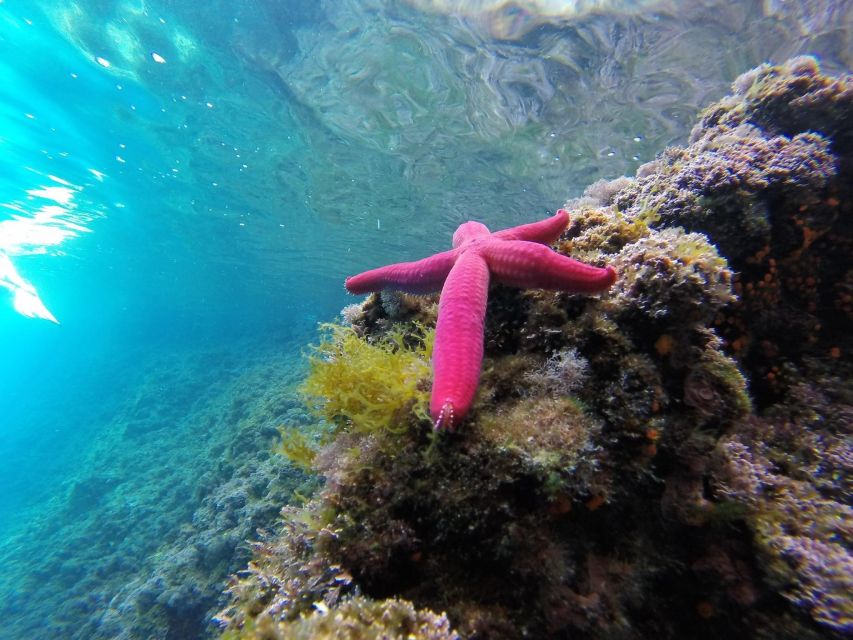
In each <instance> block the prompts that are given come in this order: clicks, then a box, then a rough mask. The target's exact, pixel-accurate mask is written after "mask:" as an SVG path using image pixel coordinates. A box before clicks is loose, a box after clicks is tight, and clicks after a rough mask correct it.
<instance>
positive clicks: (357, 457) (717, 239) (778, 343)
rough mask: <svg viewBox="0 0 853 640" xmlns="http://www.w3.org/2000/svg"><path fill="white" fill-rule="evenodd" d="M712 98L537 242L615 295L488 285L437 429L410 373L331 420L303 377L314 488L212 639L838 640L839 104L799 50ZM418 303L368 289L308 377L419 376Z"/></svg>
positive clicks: (842, 623) (843, 146)
mask: <svg viewBox="0 0 853 640" xmlns="http://www.w3.org/2000/svg"><path fill="white" fill-rule="evenodd" d="M734 91H735V92H734V94H733V95H732V96H730V97H727V98H724V99H723V100H721V101H720V102H719V103H717V104H715V105H712V106H711V107H709V108H708V109H706V110H705V112H704V113H703V115H702V117H701V120H700V123H699V124H698V125H697V126H696V128H695V129H694V131H693V133H692V135H691V140H690V144H689V145H688V146H687V147H684V148H675V149H668V150H666V151H665V152H664V153H663V154H662V156H661V157H660V158H659V159H658V160H657V161H655V163H654V164H652V165H647V166H645V167H643V169H642V170H641V172H639V174H638V177H636V178H634V179H625V178H622V179H620V180H619V181H616V182H613V183H600V184H597V185H594V186H593V187H592V188H590V189H589V190H588V191H587V193H586V195H585V197H584V198H582V199H580V200H579V201H576V202H574V203H569V205H568V207H567V208H569V210H570V211H571V212H572V217H573V222H572V225H571V226H570V227H569V229H568V231H567V232H566V233H565V234H564V235H563V237H562V238H561V240H560V241H559V242H558V243H557V250H558V251H560V252H561V253H564V254H571V255H572V256H574V257H576V258H579V259H581V260H584V261H587V262H592V263H595V264H612V265H613V266H614V267H615V268H616V269H617V271H618V273H619V278H618V280H617V281H616V283H615V284H614V285H613V287H612V289H611V290H610V291H609V292H606V293H604V294H602V295H600V296H599V297H589V296H578V295H572V294H566V293H553V292H545V291H538V290H518V289H513V288H508V287H495V288H493V290H492V291H491V293H490V297H489V307H488V314H487V323H486V336H485V348H486V360H485V363H484V368H483V375H482V380H481V385H480V392H479V395H478V400H477V402H476V403H475V405H474V407H473V409H472V411H471V414H470V415H469V416H468V418H467V419H466V421H465V422H464V423H463V424H462V425H461V426H460V427H459V429H458V431H457V432H456V433H444V434H440V435H438V436H437V435H436V434H434V433H433V431H432V427H431V425H430V422H429V420H428V419H425V416H424V414H423V411H422V410H421V411H414V410H413V408H414V407H415V406H417V405H418V401H417V398H416V397H415V396H418V394H420V395H423V394H424V393H426V392H428V384H429V376H428V367H426V366H418V367H413V368H412V371H416V372H419V373H417V374H413V375H418V376H420V377H419V381H418V382H417V383H416V384H415V385H414V386H413V387H411V385H410V386H409V387H406V386H405V385H383V384H382V375H371V376H370V377H369V378H365V379H363V380H359V379H354V380H352V381H351V382H352V386H351V388H350V389H349V390H348V391H347V393H348V394H350V395H349V396H348V398H347V402H348V403H352V402H353V396H352V394H353V391H352V389H356V390H357V393H356V396H357V397H358V398H361V400H360V401H361V402H363V403H365V406H364V408H363V409H360V408H359V407H358V406H356V405H353V404H348V405H346V406H348V407H350V409H346V410H339V411H338V410H336V411H331V412H330V411H328V407H330V406H344V405H343V404H340V403H339V402H338V398H337V397H336V395H337V394H339V393H341V391H340V386H341V385H340V381H338V382H337V383H336V384H335V385H331V384H329V385H326V386H325V387H323V386H322V385H318V384H317V381H318V378H317V377H316V376H317V369H316V367H315V371H314V372H313V373H312V374H311V375H310V376H309V385H308V387H309V388H310V389H311V395H310V398H309V401H310V402H311V403H315V404H317V405H318V406H319V408H320V409H321V410H323V408H324V407H326V410H325V417H326V419H327V426H325V427H323V429H321V430H320V431H319V432H318V433H321V434H325V435H322V436H321V437H320V441H321V445H320V446H319V450H318V451H317V453H316V455H315V456H314V465H315V468H316V470H317V472H318V473H320V474H322V475H323V476H324V477H325V486H324V487H323V489H322V490H321V491H320V492H319V493H318V494H317V495H316V496H315V497H314V498H313V499H311V500H310V501H309V502H308V503H307V504H305V505H304V506H302V507H288V508H287V509H286V510H285V511H284V513H283V523H282V527H281V530H280V532H279V533H278V534H275V535H271V536H269V537H268V538H267V539H265V540H264V541H262V542H260V543H258V544H257V545H256V552H255V560H254V562H253V563H252V564H251V565H250V566H249V568H248V570H247V571H245V572H243V573H241V574H239V576H237V577H235V579H234V581H233V584H232V586H231V588H230V591H229V592H230V598H231V602H230V604H229V606H228V607H227V608H226V609H225V610H224V611H223V612H222V614H221V615H220V617H219V621H220V623H221V624H222V625H223V626H224V627H225V628H226V631H225V636H226V637H231V638H243V637H245V638H332V637H348V638H397V637H399V638H403V637H406V638H456V637H466V638H467V637H470V638H473V637H476V638H521V637H535V638H549V637H550V638H563V637H573V638H642V637H652V636H654V637H660V638H676V637H691V638H719V637H725V636H731V637H754V638H833V637H841V636H842V635H843V634H845V633H849V632H850V631H851V630H853V604H851V599H850V595H849V594H850V593H853V568H851V555H850V546H851V535H853V513H851V508H850V495H851V486H850V482H851V481H850V478H851V477H853V474H851V471H853V469H851V467H853V452H851V444H850V443H851V440H850V436H851V433H850V431H851V422H853V420H851V418H853V397H851V396H853V391H851V385H850V380H851V358H850V353H851V347H852V346H853V345H851V342H850V340H851V338H850V335H851V331H850V329H851V320H853V264H851V260H850V256H851V255H853V224H852V223H853V219H851V193H850V189H851V187H850V185H851V184H853V180H851V178H853V175H851V173H853V164H851V162H853V134H851V131H853V127H851V124H853V90H851V88H850V78H849V77H845V78H831V77H827V76H824V75H822V74H821V73H820V70H819V68H818V66H817V64H816V63H815V62H814V60H812V59H810V58H798V59H795V60H792V61H790V62H788V63H786V64H784V65H781V66H769V65H766V66H763V67H760V68H758V69H756V70H754V71H751V72H749V73H747V74H745V75H744V76H741V77H740V78H738V80H737V81H736V82H735V85H734ZM435 303H436V297H429V298H416V297H410V296H402V297H400V298H398V299H396V300H395V304H393V305H389V304H387V303H386V304H383V303H382V302H381V301H380V299H379V297H378V296H372V297H371V298H369V299H368V300H367V302H365V304H364V305H363V306H362V307H361V310H360V311H359V312H357V313H354V312H353V311H352V310H350V312H349V313H348V318H349V319H350V320H351V324H352V329H353V330H354V331H355V335H356V338H355V339H357V340H359V341H361V342H363V343H364V345H365V346H363V347H359V348H354V347H353V345H352V344H348V343H347V341H348V340H349V341H351V340H352V339H353V337H352V336H351V335H350V334H349V333H345V332H337V334H334V333H333V335H332V338H331V339H332V341H333V342H332V343H331V344H330V345H326V346H325V347H324V353H325V354H326V356H327V360H326V362H328V363H331V364H332V365H334V363H335V362H338V363H340V364H346V366H347V367H349V370H352V371H358V367H359V358H365V357H369V358H370V362H372V363H374V365H373V366H387V367H389V370H390V369H393V368H394V367H396V366H397V364H399V363H396V364H395V359H397V358H403V359H405V360H406V361H407V362H409V361H412V359H413V358H414V359H418V358H420V359H421V360H422V361H423V363H424V364H426V362H427V358H428V357H429V353H428V352H429V348H428V345H429V343H430V339H431V337H430V330H429V327H430V326H432V323H434V319H435ZM335 335H337V338H336V337H335ZM386 335H391V336H395V337H394V338H393V339H391V340H388V339H384V340H383V339H382V337H383V336H386ZM335 340H337V342H335ZM371 349H379V350H383V351H384V355H382V356H381V357H380V356H379V355H378V354H376V353H374V352H372V351H370V350H371ZM364 354H371V355H364ZM329 358H330V360H329ZM375 363H390V364H387V365H378V364H375ZM374 373H376V372H374ZM380 373H381V372H380ZM354 375H355V374H354ZM312 376H313V378H312ZM312 381H313V382H312ZM404 388H414V389H415V390H416V391H414V392H407V393H412V394H413V395H412V397H411V398H409V399H408V401H406V398H402V400H403V402H396V401H395V402H388V403H387V406H389V407H394V415H391V416H384V417H383V419H382V420H376V421H375V422H371V421H369V420H368V421H367V422H368V423H365V422H364V421H363V420H362V421H361V423H360V426H359V428H358V429H352V428H351V419H352V417H353V416H351V415H348V414H347V411H349V412H358V413H359V415H361V416H364V415H374V414H372V413H371V411H370V410H368V409H371V410H373V409H375V406H374V405H375V398H376V397H378V396H376V395H375V394H381V393H383V392H388V393H402V392H401V391H399V390H400V389H404ZM335 403H338V404H335ZM376 406H378V405H376ZM353 407H354V408H353ZM310 441H311V439H310V438H309V437H307V436H306V442H310Z"/></svg>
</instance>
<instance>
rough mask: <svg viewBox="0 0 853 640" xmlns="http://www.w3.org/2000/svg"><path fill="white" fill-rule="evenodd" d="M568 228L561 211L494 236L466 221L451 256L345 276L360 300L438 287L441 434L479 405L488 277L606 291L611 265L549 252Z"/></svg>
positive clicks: (436, 387)
mask: <svg viewBox="0 0 853 640" xmlns="http://www.w3.org/2000/svg"><path fill="white" fill-rule="evenodd" d="M568 224H569V214H568V213H567V212H566V211H565V210H563V209H560V210H559V211H557V213H556V214H554V215H553V216H552V217H550V218H547V219H545V220H541V221H539V222H533V223H531V224H523V225H521V226H518V227H512V228H510V229H504V230H503V231H496V232H495V233H491V232H490V231H489V230H488V228H486V226H485V225H484V224H481V223H479V222H466V223H464V224H462V225H460V226H459V228H458V229H457V230H456V233H454V234H453V249H451V250H450V251H444V252H443V253H437V254H435V255H433V256H430V257H429V258H424V259H423V260H418V261H417V262H400V263H398V264H391V265H388V266H386V267H380V268H378V269H371V270H370V271H365V272H364V273H360V274H358V275H357V276H353V277H351V278H347V280H346V288H347V290H348V291H349V292H350V293H355V294H361V293H368V292H370V291H381V290H382V289H398V290H401V291H405V292H407V293H430V292H433V291H437V290H438V289H441V297H440V299H439V304H438V322H437V324H436V327H435V347H434V349H433V355H432V364H433V385H432V397H431V399H430V413H431V414H432V418H433V420H435V428H436V429H443V428H446V429H452V428H453V427H454V426H455V425H456V424H458V423H459V421H460V420H462V418H463V417H464V416H465V414H466V413H468V410H469V409H470V408H471V404H472V403H473V401H474V395H475V393H476V391H477V384H478V382H479V379H480V368H481V366H482V363H483V330H484V328H485V318H486V298H487V295H488V291H489V279H490V277H493V278H494V279H495V281H497V282H501V283H503V284H508V285H512V286H515V287H524V288H534V289H553V290H558V291H571V292H577V293H595V292H598V291H603V290H605V289H607V288H608V287H609V286H610V285H612V284H613V282H614V281H615V280H616V270H615V269H614V268H613V267H606V268H604V269H601V268H599V267H593V266H591V265H588V264H584V263H583V262H578V261H577V260H573V259H572V258H568V257H566V256H564V255H560V254H559V253H557V252H555V251H553V250H552V249H551V248H549V247H546V246H544V245H545V244H550V243H551V242H554V241H555V240H556V239H557V238H559V237H560V234H561V233H562V232H563V230H564V229H565V228H566V226H567V225H568ZM540 243H541V244H540ZM442 284H443V286H442Z"/></svg>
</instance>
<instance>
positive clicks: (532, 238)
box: [492, 209, 569, 244]
mask: <svg viewBox="0 0 853 640" xmlns="http://www.w3.org/2000/svg"><path fill="white" fill-rule="evenodd" d="M567 226H569V213H568V211H566V210H565V209H560V210H559V211H557V213H555V214H554V215H553V216H551V217H550V218H546V219H545V220H540V221H539V222H531V223H530V224H522V225H519V226H517V227H510V228H509V229H504V230H503V231H497V232H495V233H494V234H492V235H493V236H494V237H496V238H500V239H501V240H527V241H529V242H541V243H542V244H551V243H552V242H554V241H555V240H556V239H557V238H559V237H560V234H561V233H563V231H565V230H566V227H567Z"/></svg>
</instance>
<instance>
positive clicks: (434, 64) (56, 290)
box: [0, 0, 853, 635]
mask: <svg viewBox="0 0 853 640" xmlns="http://www.w3.org/2000/svg"><path fill="white" fill-rule="evenodd" d="M851 19H853V18H851V5H850V3H846V2H828V1H827V2H773V1H769V0H768V1H764V2H720V1H712V0H706V1H704V2H698V1H694V2H657V1H653V0H637V1H633V2H629V1H622V2H619V1H617V0H611V1H605V0H601V1H599V2H592V1H590V2H559V1H556V0H553V1H549V0H529V1H527V2H523V1H522V2H519V1H516V2H499V1H489V0H482V1H478V2H475V1H469V2H463V1H462V0H408V1H406V2H399V1H396V2H392V1H391V0H358V1H356V0H335V1H329V2H317V1H314V0H311V1H303V2H258V1H256V0H251V1H249V0H242V1H241V0H236V1H232V2H216V1H213V2H204V3H195V2H189V1H184V0H181V1H178V0H171V1H170V0H160V1H154V2H143V1H141V0H138V1H135V2H99V1H88V2H63V3H56V2H37V1H30V2H24V1H22V2H8V1H7V2H0V47H1V48H2V56H0V150H2V160H3V163H4V170H3V172H2V175H0V289H2V291H0V350H2V351H0V356H2V360H0V434H2V435H3V443H2V444H0V453H2V455H3V457H4V460H5V461H6V462H5V465H4V467H3V468H2V469H0V481H3V482H4V483H5V485H4V486H6V487H7V488H8V487H11V490H10V491H6V492H4V495H3V496H2V497H0V522H4V523H5V525H0V535H2V534H3V531H4V530H5V529H4V527H5V528H7V529H8V530H9V531H25V532H27V531H28V532H29V533H31V534H32V533H33V531H42V533H38V534H37V535H47V534H45V533H43V530H41V529H34V527H36V525H35V524H34V523H36V522H41V523H42V525H43V524H44V522H45V521H46V520H49V519H50V517H49V515H45V514H49V513H50V511H49V508H54V507H56V505H58V504H61V502H62V500H63V499H64V497H63V496H65V495H66V494H65V493H63V492H64V491H65V490H66V489H67V487H68V486H69V483H71V481H72V480H73V479H74V477H75V476H74V475H73V474H75V473H76V474H78V475H82V476H85V475H86V473H89V472H88V471H87V467H85V465H86V464H88V465H92V464H95V463H93V462H92V461H91V459H89V460H88V462H85V463H84V462H82V461H84V460H87V459H86V451H87V447H89V446H90V439H93V438H97V437H98V433H99V429H100V430H104V429H107V427H108V423H109V416H110V415H111V412H112V411H115V410H116V409H115V407H117V406H120V405H121V403H122V402H124V401H126V394H128V393H132V391H131V389H132V384H134V383H135V382H134V381H137V380H138V378H139V377H140V376H142V375H143V374H144V371H142V370H141V364H140V363H142V362H147V360H146V358H148V357H153V356H154V355H156V354H161V353H167V354H180V353H182V352H183V351H189V350H191V349H198V348H208V347H210V346H211V345H215V346H216V348H219V349H225V350H228V348H229V344H234V345H236V344H238V342H239V341H240V340H243V339H246V338H248V337H251V338H252V339H253V340H255V341H256V342H255V343H254V344H255V347H253V348H255V349H260V350H263V349H272V350H281V349H285V350H290V351H292V352H296V351H298V349H299V345H301V344H302V343H303V342H304V340H305V339H306V338H305V336H306V335H309V336H310V335H311V332H312V331H313V327H314V324H315V322H317V321H318V320H321V319H328V318H331V317H333V316H334V314H335V313H336V312H337V310H338V309H339V308H340V307H341V306H342V305H343V304H345V303H346V298H345V297H344V295H343V292H342V288H341V283H342V279H343V277H344V275H346V274H347V273H351V272H355V271H358V270H361V269H362V268H365V267H368V266H371V265H376V264H379V263H385V262H389V261H396V260H401V259H407V258H414V257H418V256H420V255H424V254H427V253H429V252H431V251H435V250H438V249H441V248H444V247H445V246H446V245H447V244H448V242H449V238H450V235H451V233H452V231H453V229H454V228H455V227H456V225H458V224H459V223H460V222H461V221H464V220H466V219H469V218H478V219H481V220H483V221H484V222H486V223H487V224H489V225H490V226H493V227H501V226H505V225H510V224H517V223H519V222H522V221H527V220H531V219H534V218H537V217H540V216H541V215H542V214H543V213H544V212H546V211H547V210H553V209H555V208H556V207H558V206H560V205H561V204H562V203H563V202H564V201H565V200H566V199H567V198H569V197H574V196H577V195H579V194H580V192H581V191H582V190H583V188H584V187H585V186H586V185H588V184H589V183H591V182H593V181H594V180H596V179H598V178H602V177H604V178H611V177H616V176H619V175H622V174H629V175H630V174H632V173H633V172H634V171H635V170H636V168H637V167H638V166H639V165H640V164H642V163H644V162H646V161H648V160H650V159H652V158H653V157H654V156H655V154H656V153H658V152H659V151H661V150H662V149H663V148H664V147H665V146H666V145H668V144H673V143H679V142H682V141H684V140H685V139H686V136H687V134H688V132H689V128H690V126H691V124H692V123H693V122H694V120H695V117H696V114H697V112H698V110H699V109H701V108H702V107H703V106H704V105H707V104H708V103H709V102H711V101H712V100H714V99H716V98H718V97H720V96H721V95H723V94H724V93H725V92H726V90H727V88H728V85H729V83H730V82H731V81H732V80H733V79H734V77H735V76H736V75H738V74H739V73H741V72H743V71H745V70H746V69H749V68H751V67H753V66H755V65H757V64H759V63H761V62H764V61H767V60H771V61H781V60H784V59H786V58H788V57H789V56H791V55H794V54H798V53H812V54H816V55H818V56H819V57H820V58H821V60H822V63H823V65H824V68H825V69H826V70H828V71H834V70H840V69H845V68H850V66H851V57H853V53H851V45H850V25H851ZM56 323H58V325H57V324H56ZM258 341H260V343H262V344H263V346H258ZM240 344H241V345H242V344H243V343H240ZM243 348H244V347H242V346H241V347H239V349H243ZM239 349H238V348H236V347H235V350H238V351H239ZM176 357H177V356H176ZM229 366H230V365H229ZM226 368H227V367H226ZM232 368H233V367H232ZM229 370H231V369H229ZM187 402H189V401H188V400H187ZM180 409H181V408H180V407H178V414H180V413H181V410H180ZM187 446H189V445H187ZM98 464H105V463H104V462H103V461H100V462H98ZM80 465H84V466H83V467H81V466H80ZM104 468H105V469H108V468H109V467H108V465H107V466H105V467H104ZM45 505H48V506H45ZM49 505H53V507H50V506H49ZM25 514H26V515H25ZM172 524H173V525H174V526H175V527H178V526H179V525H180V522H179V521H176V522H174V523H172ZM42 525H39V526H42ZM143 534H144V530H143ZM9 535H10V536H11V533H9ZM95 535H97V533H95ZM140 535H142V534H140ZM15 540H17V541H16V542H14V544H12V546H11V547H10V548H9V549H6V550H5V551H4V552H3V553H4V554H6V557H9V558H15V557H18V562H19V564H16V565H14V566H17V567H19V568H20V567H21V566H24V567H26V563H24V565H21V564H20V557H19V556H16V555H15V554H16V553H18V554H20V553H23V552H26V549H27V547H26V545H23V543H21V542H20V538H18V539H15ZM22 545H23V546H22ZM10 549H11V550H10ZM140 553H142V552H140ZM138 560H140V561H141V558H139V559H138ZM10 562H13V564H14V562H15V561H14V560H13V561H10ZM19 570H20V571H22V572H25V571H26V570H27V569H26V568H24V569H19ZM128 579H129V578H128ZM11 582H14V581H11ZM100 597H101V598H106V599H109V589H108V588H106V587H104V588H103V594H102V595H101V596H100ZM0 599H2V598H0ZM101 604H103V603H101ZM97 607H98V604H94V605H92V606H91V608H92V609H93V610H97ZM90 615H94V614H92V612H91V611H84V612H81V613H80V616H81V619H82V618H85V617H87V616H90ZM71 626H72V627H73V625H71ZM68 628H69V627H63V629H64V631H62V632H60V633H68ZM2 633H3V631H0V635H2Z"/></svg>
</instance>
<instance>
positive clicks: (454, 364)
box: [430, 251, 489, 429]
mask: <svg viewBox="0 0 853 640" xmlns="http://www.w3.org/2000/svg"><path fill="white" fill-rule="evenodd" d="M488 292H489V267H488V265H487V264H486V261H485V260H484V259H483V257H482V256H481V255H480V254H479V253H478V252H476V251H466V252H465V253H463V254H462V255H461V256H460V257H459V259H458V260H457V261H456V264H455V265H454V266H453V269H451V271H450V274H449V275H448V276H447V281H446V282H445V283H444V287H443V288H442V290H441V298H440V301H439V305H438V322H437V324H436V327H435V346H434V347H433V355H432V364H433V371H434V378H433V383H432V397H431V399H430V413H431V414H432V418H433V420H435V428H436V429H452V428H453V427H454V426H455V425H457V424H459V422H460V420H461V419H462V418H463V417H464V416H465V414H466V413H468V410H469V409H470V408H471V404H472V403H473V401H474V395H475V394H476V392H477V384H478V383H479V380H480V367H481V366H482V363H483V330H484V328H485V320H486V299H487V297H488Z"/></svg>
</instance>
